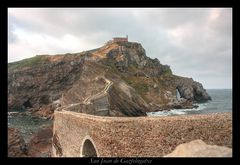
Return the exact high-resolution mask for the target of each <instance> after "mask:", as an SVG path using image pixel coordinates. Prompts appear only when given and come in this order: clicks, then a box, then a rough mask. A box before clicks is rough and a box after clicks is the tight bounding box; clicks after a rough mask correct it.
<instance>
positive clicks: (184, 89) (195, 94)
mask: <svg viewBox="0 0 240 165" xmlns="http://www.w3.org/2000/svg"><path fill="white" fill-rule="evenodd" d="M177 89H178V91H179V93H180V95H181V97H183V98H185V99H188V100H192V101H194V100H195V101H207V100H211V97H210V96H209V95H208V93H207V92H206V90H205V89H204V88H203V86H202V84H201V83H199V82H196V81H193V80H192V79H189V78H181V79H179V81H178V82H177Z"/></svg>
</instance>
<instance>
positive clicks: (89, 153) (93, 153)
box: [80, 136, 99, 157]
mask: <svg viewBox="0 0 240 165" xmlns="http://www.w3.org/2000/svg"><path fill="white" fill-rule="evenodd" d="M98 155H99V154H98V151H97V147H96V145H95V144H94V141H93V140H92V138H91V137H90V136H86V137H85V138H84V139H83V142H82V147H81V153H80V156H81V157H97V156H98Z"/></svg>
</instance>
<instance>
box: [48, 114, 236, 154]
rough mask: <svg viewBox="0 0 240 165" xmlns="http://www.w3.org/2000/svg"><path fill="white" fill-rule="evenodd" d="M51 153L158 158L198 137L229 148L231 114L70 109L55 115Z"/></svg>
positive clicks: (230, 145)
mask: <svg viewBox="0 0 240 165" xmlns="http://www.w3.org/2000/svg"><path fill="white" fill-rule="evenodd" d="M53 131H54V135H53V137H55V138H54V141H53V153H52V155H53V156H63V157H65V156H66V157H79V156H83V155H88V156H89V155H90V156H91V152H92V156H94V155H97V156H98V157H111V156H114V157H160V156H163V155H166V154H169V153H171V152H172V151H173V150H174V149H175V148H176V146H178V145H179V144H182V143H186V142H190V141H192V140H195V139H201V140H203V141H204V142H205V143H207V144H215V145H219V146H227V147H232V116H231V113H219V114H208V115H191V116H163V117H101V116H93V115H88V114H82V113H77V112H71V111H56V112H55V116H54V130H53Z"/></svg>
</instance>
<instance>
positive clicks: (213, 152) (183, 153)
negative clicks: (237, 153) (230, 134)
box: [164, 140, 232, 157]
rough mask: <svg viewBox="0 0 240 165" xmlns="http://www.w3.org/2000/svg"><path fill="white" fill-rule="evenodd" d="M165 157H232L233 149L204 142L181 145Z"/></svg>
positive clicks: (194, 141)
mask: <svg viewBox="0 0 240 165" xmlns="http://www.w3.org/2000/svg"><path fill="white" fill-rule="evenodd" d="M164 157H232V149H231V148H228V147H224V146H217V145H207V144H206V143H204V142H203V141H202V140H193V141H191V142H189V143H184V144H180V145H179V146H177V147H176V149H175V150H174V151H173V152H172V153H170V154H168V155H166V156H164Z"/></svg>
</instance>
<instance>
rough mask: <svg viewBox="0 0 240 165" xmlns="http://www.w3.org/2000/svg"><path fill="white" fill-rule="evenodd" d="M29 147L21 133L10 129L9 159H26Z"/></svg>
mask: <svg viewBox="0 0 240 165" xmlns="http://www.w3.org/2000/svg"><path fill="white" fill-rule="evenodd" d="M27 155H28V150H27V145H26V143H25V141H24V139H23V137H22V136H21V134H20V132H19V131H18V130H17V129H14V128H8V157H26V156H27Z"/></svg>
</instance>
